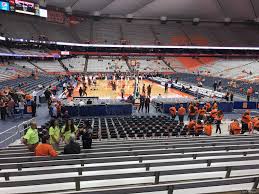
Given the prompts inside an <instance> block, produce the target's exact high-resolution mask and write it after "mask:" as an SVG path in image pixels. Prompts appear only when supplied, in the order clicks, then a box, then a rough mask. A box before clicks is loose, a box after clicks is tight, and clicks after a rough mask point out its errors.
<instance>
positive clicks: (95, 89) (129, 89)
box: [73, 80, 192, 99]
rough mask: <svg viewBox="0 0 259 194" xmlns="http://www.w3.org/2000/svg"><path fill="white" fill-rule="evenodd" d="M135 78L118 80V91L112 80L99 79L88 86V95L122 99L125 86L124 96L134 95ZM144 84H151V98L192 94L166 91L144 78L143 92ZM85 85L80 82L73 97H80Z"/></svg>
mask: <svg viewBox="0 0 259 194" xmlns="http://www.w3.org/2000/svg"><path fill="white" fill-rule="evenodd" d="M134 83H135V81H134V80H128V81H121V80H116V86H117V87H116V91H113V90H112V86H111V85H110V80H97V84H96V86H93V85H91V86H90V87H89V86H88V88H87V96H88V97H99V98H100V99H120V98H121V89H122V87H123V86H125V87H124V89H125V95H124V98H125V97H126V98H127V97H128V96H129V95H132V94H133V92H134ZM143 84H145V88H147V86H148V85H150V86H151V88H152V90H151V98H156V97H157V96H158V95H159V94H161V96H162V97H164V98H190V97H192V96H190V95H188V94H185V93H183V92H180V91H178V90H175V89H172V88H169V89H168V92H167V93H165V89H164V86H162V85H160V84H157V83H155V82H152V81H150V80H142V81H140V84H139V91H140V92H142V87H143ZM80 87H83V86H82V84H79V86H78V87H76V88H75V89H74V93H73V97H79V96H80V95H79V88H80ZM146 90H147V89H146Z"/></svg>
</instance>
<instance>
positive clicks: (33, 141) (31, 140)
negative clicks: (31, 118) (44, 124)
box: [22, 122, 39, 152]
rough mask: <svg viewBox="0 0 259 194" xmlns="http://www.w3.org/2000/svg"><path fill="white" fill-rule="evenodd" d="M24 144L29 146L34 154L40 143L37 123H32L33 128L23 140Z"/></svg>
mask: <svg viewBox="0 0 259 194" xmlns="http://www.w3.org/2000/svg"><path fill="white" fill-rule="evenodd" d="M22 142H23V143H24V144H25V145H27V146H28V149H29V150H30V151H31V152H34V150H35V147H36V146H37V145H38V143H39V134H38V129H37V124H36V123H35V122H32V123H31V127H30V128H29V129H28V130H27V132H26V134H25V135H24V136H23V138H22Z"/></svg>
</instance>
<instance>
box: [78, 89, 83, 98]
mask: <svg viewBox="0 0 259 194" xmlns="http://www.w3.org/2000/svg"><path fill="white" fill-rule="evenodd" d="M83 92H84V91H83V89H82V87H80V88H79V95H80V97H81V96H83Z"/></svg>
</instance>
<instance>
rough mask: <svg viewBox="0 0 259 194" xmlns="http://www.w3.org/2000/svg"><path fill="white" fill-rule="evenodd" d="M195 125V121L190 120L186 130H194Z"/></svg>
mask: <svg viewBox="0 0 259 194" xmlns="http://www.w3.org/2000/svg"><path fill="white" fill-rule="evenodd" d="M195 125H196V121H195V120H190V121H189V123H188V126H187V128H188V130H189V131H190V130H194V129H195Z"/></svg>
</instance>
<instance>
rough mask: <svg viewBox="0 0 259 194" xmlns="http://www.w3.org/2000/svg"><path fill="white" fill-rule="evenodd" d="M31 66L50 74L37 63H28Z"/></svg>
mask: <svg viewBox="0 0 259 194" xmlns="http://www.w3.org/2000/svg"><path fill="white" fill-rule="evenodd" d="M28 62H29V63H30V64H32V65H33V66H34V67H36V68H38V69H40V70H41V71H42V72H44V73H48V72H47V71H46V70H45V69H42V68H41V67H39V66H38V65H36V64H35V63H33V62H31V61H28Z"/></svg>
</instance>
